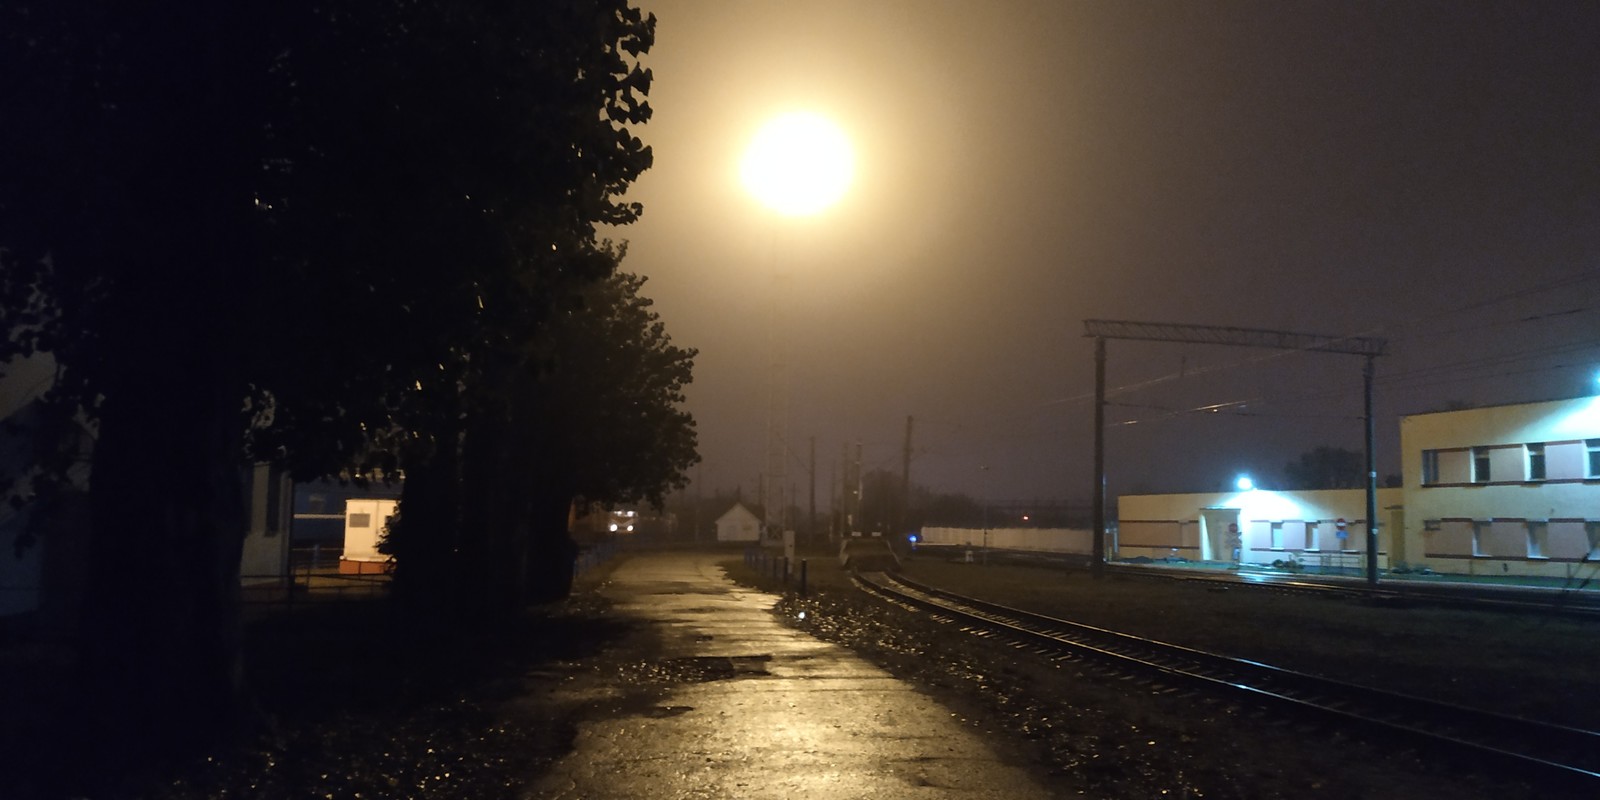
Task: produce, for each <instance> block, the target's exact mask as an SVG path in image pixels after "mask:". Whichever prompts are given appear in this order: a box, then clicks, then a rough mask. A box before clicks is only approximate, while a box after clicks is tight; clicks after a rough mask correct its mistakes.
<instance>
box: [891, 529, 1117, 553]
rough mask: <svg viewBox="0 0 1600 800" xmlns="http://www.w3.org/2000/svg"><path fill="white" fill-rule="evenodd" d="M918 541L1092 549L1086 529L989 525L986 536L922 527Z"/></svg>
mask: <svg viewBox="0 0 1600 800" xmlns="http://www.w3.org/2000/svg"><path fill="white" fill-rule="evenodd" d="M921 542H922V544H931V545H952V546H966V547H973V548H980V547H985V546H987V547H989V548H992V549H996V550H1030V551H1035V552H1040V553H1077V554H1081V555H1089V554H1090V553H1092V552H1093V551H1094V535H1093V534H1092V533H1091V532H1090V531H1089V530H1088V529H1087V528H1084V529H1077V528H990V529H989V531H988V536H987V537H985V536H984V531H983V529H982V528H923V529H922V539H921Z"/></svg>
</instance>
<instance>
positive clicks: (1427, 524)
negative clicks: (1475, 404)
mask: <svg viewBox="0 0 1600 800" xmlns="http://www.w3.org/2000/svg"><path fill="white" fill-rule="evenodd" d="M1400 446H1401V450H1402V461H1403V467H1404V470H1405V484H1406V492H1405V501H1404V504H1405V521H1406V522H1405V526H1406V529H1405V537H1404V546H1403V550H1404V551H1405V553H1406V556H1407V557H1408V558H1407V560H1409V561H1411V562H1412V563H1426V564H1428V565H1429V566H1430V567H1432V568H1434V569H1436V570H1438V571H1440V572H1459V573H1468V574H1474V575H1538V576H1544V577H1552V578H1574V577H1590V576H1592V575H1594V574H1595V573H1596V571H1597V568H1600V397H1584V398H1579V399H1575V400H1553V401H1549V402H1543V403H1522V404H1517V405H1504V406H1490V407H1486V408H1473V409H1465V410H1461V411H1444V412H1437V413H1431V414H1413V415H1411V416H1407V417H1402V418H1401V420H1400Z"/></svg>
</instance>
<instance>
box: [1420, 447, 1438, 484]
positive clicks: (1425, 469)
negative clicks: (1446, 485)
mask: <svg viewBox="0 0 1600 800" xmlns="http://www.w3.org/2000/svg"><path fill="white" fill-rule="evenodd" d="M1438 482H1439V451H1438V450H1424V451H1422V485H1423V486H1427V485H1429V484H1434V483H1438Z"/></svg>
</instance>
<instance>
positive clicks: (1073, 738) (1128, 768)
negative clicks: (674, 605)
mask: <svg viewBox="0 0 1600 800" xmlns="http://www.w3.org/2000/svg"><path fill="white" fill-rule="evenodd" d="M775 612H776V613H779V614H781V615H782V616H783V618H784V619H785V620H786V621H787V623H788V624H790V625H792V626H795V627H798V628H802V629H804V630H806V631H808V632H810V633H812V634H813V635H815V636H817V637H819V638H821V639H825V640H828V641H832V642H837V643H839V644H843V645H845V646H848V647H850V648H851V649H853V650H855V651H856V652H858V653H860V654H861V655H863V656H864V657H866V658H868V659H869V660H871V661H873V662H875V663H877V664H879V665H880V666H882V667H884V668H885V669H887V670H889V671H890V672H892V673H893V674H895V675H896V676H898V677H900V678H903V679H905V680H909V681H912V682H914V683H916V684H917V685H919V686H921V687H923V688H924V689H925V690H926V691H928V692H930V693H931V694H933V695H934V696H936V697H937V698H939V700H940V701H941V702H942V703H944V704H945V705H946V706H947V707H949V708H951V709H952V710H953V711H954V713H956V714H957V715H959V716H961V717H963V718H964V720H965V721H966V722H967V724H970V725H972V726H973V727H975V728H978V729H980V730H983V731H984V732H985V733H986V734H987V735H989V736H990V737H991V740H992V741H995V742H996V743H997V749H1000V750H1001V751H1002V752H1005V753H1009V754H1010V755H1011V756H1012V757H1014V758H1016V759H1017V760H1018V761H1021V762H1024V763H1026V764H1029V765H1030V766H1031V767H1032V768H1033V769H1034V770H1035V774H1039V775H1043V776H1047V782H1048V785H1049V786H1050V787H1051V788H1052V790H1053V791H1054V792H1055V793H1057V794H1058V795H1059V796H1061V797H1099V798H1158V797H1159V798H1218V799H1222V798H1239V799H1240V800H1244V799H1246V798H1253V799H1270V798H1295V800H1303V799H1304V798H1307V797H1328V798H1417V797H1428V796H1447V797H1451V798H1459V799H1461V800H1472V799H1473V798H1484V800H1487V799H1488V798H1496V799H1497V800H1510V799H1512V798H1537V797H1563V796H1569V795H1567V794H1565V793H1557V792H1541V791H1540V790H1538V789H1537V788H1534V787H1529V786H1527V785H1523V784H1521V783H1519V782H1518V781H1516V780H1514V779H1511V780H1507V779H1504V778H1492V777H1489V776H1485V775H1482V774H1477V773H1475V772H1473V766H1472V765H1470V764H1463V763H1460V761H1459V760H1456V759H1454V758H1453V757H1450V756H1447V755H1444V754H1441V753H1436V752H1418V751H1417V750H1416V749H1414V748H1413V747H1412V746H1411V745H1409V744H1407V743H1405V742H1399V741H1393V740H1388V739H1386V738H1385V737H1382V736H1381V735H1379V736H1374V735H1373V734H1371V733H1369V732H1365V731H1358V730H1352V729H1349V728H1345V727H1341V726H1337V725H1333V724H1330V723H1326V722H1324V721H1320V720H1312V719H1293V718H1285V717H1283V716H1282V715H1281V714H1280V713H1279V712H1275V711H1273V712H1269V711H1267V710H1264V709H1261V708H1255V707H1251V706H1247V705H1241V704H1239V703H1237V702H1232V701H1223V700H1216V699H1213V698H1208V697H1204V696H1200V695H1197V694H1195V693H1193V692H1192V691H1188V690H1183V689H1179V688H1177V687H1175V686H1171V685H1165V684H1163V683H1161V682H1159V681H1156V680H1152V679H1150V678H1148V677H1145V676H1142V675H1131V674H1128V673H1125V672H1119V671H1117V670H1115V669H1112V668H1108V667H1105V666H1103V665H1100V664H1098V663H1091V662H1087V661H1085V660H1082V659H1077V658H1062V657H1060V656H1051V655H1045V654H1040V653H1038V652H1034V651H1032V650H1029V649H1021V648H1017V647H1015V646H1013V645H1011V644H1009V643H1006V642H1004V641H1002V640H1000V639H999V638H997V637H995V636H993V635H975V634H972V633H966V632H963V631H961V630H960V629H958V628H957V627H956V626H955V625H953V624H948V623H941V622H939V621H936V620H933V619H930V618H929V617H927V616H926V615H923V614H920V613H917V612H913V611H910V610H906V609H902V608H899V607H896V606H894V605H891V604H889V603H886V602H883V601H880V600H876V599H873V598H870V597H867V596H865V595H863V594H860V593H844V592H831V593H830V592H824V593H819V594H816V595H813V596H811V597H806V598H801V597H797V596H792V595H791V596H788V597H786V598H785V599H784V600H783V601H782V602H781V603H780V604H779V605H778V607H777V608H776V609H775ZM802 614H803V616H802Z"/></svg>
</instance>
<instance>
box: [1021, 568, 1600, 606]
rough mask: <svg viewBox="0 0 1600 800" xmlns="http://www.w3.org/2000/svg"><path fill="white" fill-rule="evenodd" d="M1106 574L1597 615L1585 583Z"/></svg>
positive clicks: (1598, 599) (1151, 571) (1599, 597)
mask: <svg viewBox="0 0 1600 800" xmlns="http://www.w3.org/2000/svg"><path fill="white" fill-rule="evenodd" d="M990 557H991V558H993V559H995V560H997V561H1002V562H1005V563H1012V564H1019V565H1025V566H1047V567H1055V568H1064V569H1087V568H1088V567H1089V561H1088V559H1087V558H1075V557H1064V556H1055V555H1052V556H1049V557H1039V556H1037V555H1034V556H1033V557H1022V556H1019V554H1016V553H992V554H991V556H990ZM1105 569H1106V572H1107V574H1115V575H1118V576H1121V577H1124V578H1134V579H1139V580H1151V581H1169V582H1171V581H1181V582H1185V583H1209V584H1216V585H1219V586H1228V587H1230V588H1231V587H1241V588H1248V589H1250V590H1251V591H1262V592H1278V593H1283V594H1305V595H1325V596H1326V595H1338V596H1346V597H1353V598H1359V599H1361V600H1363V601H1366V602H1370V603H1379V604H1394V605H1421V604H1426V605H1432V606H1440V607H1451V608H1461V609H1467V610H1475V611H1507V612H1527V613H1532V614H1553V615H1559V616H1564V617H1574V618H1580V619H1581V618H1588V619H1593V618H1596V617H1600V592H1596V591H1593V590H1583V589H1565V590H1559V589H1544V590H1539V589H1529V588H1526V587H1516V586H1478V587H1468V586H1463V585H1459V584H1457V585H1427V584H1422V583H1416V582H1411V581H1406V580H1405V579H1404V578H1401V579H1398V580H1396V579H1393V578H1391V579H1389V580H1387V581H1385V582H1384V583H1383V584H1382V585H1381V586H1378V587H1373V586H1369V585H1367V584H1366V583H1365V582H1364V581H1339V580H1328V579H1325V578H1324V579H1321V580H1319V579H1318V578H1317V576H1312V575H1308V576H1305V577H1304V578H1300V579H1296V578H1293V577H1290V576H1288V575H1266V574H1254V573H1243V574H1241V573H1237V572H1230V573H1226V574H1206V573H1205V572H1202V571H1191V570H1183V569H1171V568H1167V567H1147V566H1140V565H1134V564H1121V563H1111V564H1106V565H1105Z"/></svg>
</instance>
